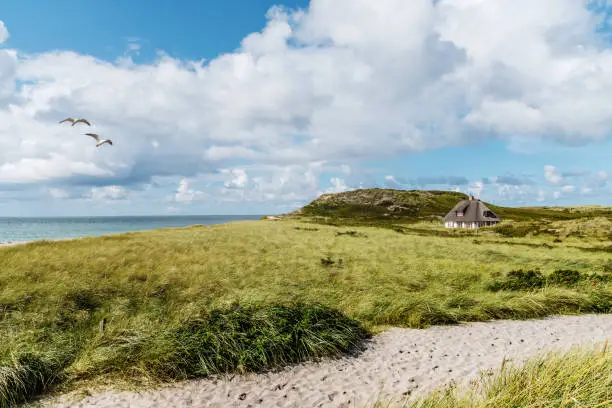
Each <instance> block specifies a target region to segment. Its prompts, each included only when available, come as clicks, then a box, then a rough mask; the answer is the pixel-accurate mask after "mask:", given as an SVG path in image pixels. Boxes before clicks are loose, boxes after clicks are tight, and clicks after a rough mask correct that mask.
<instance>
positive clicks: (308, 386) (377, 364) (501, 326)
mask: <svg viewBox="0 0 612 408" xmlns="http://www.w3.org/2000/svg"><path fill="white" fill-rule="evenodd" d="M611 338H612V315H582V316H561V317H559V316H556V317H549V318H545V319H537V320H526V321H514V320H500V321H494V322H479V323H469V324H461V325H455V326H435V327H431V328H428V329H424V330H417V329H403V328H391V329H389V330H387V331H385V332H383V333H382V334H380V335H377V336H375V337H374V338H373V339H372V340H371V341H370V342H369V344H368V345H367V347H366V349H365V351H364V352H363V353H361V354H360V355H358V356H354V357H343V358H340V359H332V360H325V361H321V362H318V363H304V364H300V365H296V366H293V367H289V368H286V369H283V370H281V371H279V372H271V373H266V374H251V375H244V376H243V375H237V376H233V377H231V376H230V377H217V378H208V379H201V380H195V381H186V382H181V383H176V384H173V385H170V386H164V387H160V388H157V389H151V390H146V391H139V392H135V391H124V392H118V391H113V390H91V391H90V392H91V395H89V396H87V397H85V398H82V394H79V395H81V397H78V396H77V395H76V394H74V395H71V394H67V395H63V396H59V397H56V398H51V399H47V400H44V401H43V402H42V405H43V406H47V407H97V408H102V407H109V408H110V407H170V406H171V407H219V408H221V407H245V408H246V407H329V408H331V407H371V406H373V404H374V402H375V401H376V399H377V398H378V397H381V398H382V399H383V400H384V401H389V400H390V399H392V400H393V401H395V402H401V401H402V400H403V399H406V398H411V397H414V396H423V395H424V394H426V393H428V392H431V391H432V390H434V389H436V388H438V387H441V386H444V385H446V384H450V383H451V382H455V383H456V384H457V385H466V384H467V383H468V382H469V381H470V380H473V379H475V378H477V377H478V375H479V373H480V372H481V371H483V370H496V369H499V368H500V366H501V364H502V361H503V360H505V361H506V364H521V363H522V362H523V361H524V360H525V359H526V358H529V357H533V356H538V355H542V354H543V353H546V352H548V351H565V350H569V349H570V348H572V346H578V345H581V346H587V345H594V344H597V343H603V342H604V341H606V340H609V339H611Z"/></svg>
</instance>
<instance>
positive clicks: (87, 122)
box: [60, 118, 91, 126]
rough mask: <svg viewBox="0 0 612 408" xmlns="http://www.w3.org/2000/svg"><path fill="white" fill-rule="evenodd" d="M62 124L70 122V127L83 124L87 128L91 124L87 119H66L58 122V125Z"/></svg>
mask: <svg viewBox="0 0 612 408" xmlns="http://www.w3.org/2000/svg"><path fill="white" fill-rule="evenodd" d="M64 122H70V123H72V126H74V125H76V124H77V123H85V124H86V125H87V126H91V123H89V121H88V120H87V119H73V118H66V119H64V120H62V121H60V123H64Z"/></svg>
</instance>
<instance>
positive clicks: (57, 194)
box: [48, 188, 70, 199]
mask: <svg viewBox="0 0 612 408" xmlns="http://www.w3.org/2000/svg"><path fill="white" fill-rule="evenodd" d="M48 191H49V195H50V196H51V197H53V198H59V199H62V198H68V197H70V192H69V191H66V190H65V189H62V188H49V189H48Z"/></svg>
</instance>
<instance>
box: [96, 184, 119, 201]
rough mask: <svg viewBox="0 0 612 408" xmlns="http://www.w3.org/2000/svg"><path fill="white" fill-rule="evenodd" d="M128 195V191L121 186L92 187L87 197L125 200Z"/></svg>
mask: <svg viewBox="0 0 612 408" xmlns="http://www.w3.org/2000/svg"><path fill="white" fill-rule="evenodd" d="M128 196H129V191H128V190H126V189H125V188H123V187H121V186H105V187H93V188H92V189H91V191H90V193H89V194H88V195H87V197H88V198H91V199H92V200H96V201H115V200H125V199H126V198H128Z"/></svg>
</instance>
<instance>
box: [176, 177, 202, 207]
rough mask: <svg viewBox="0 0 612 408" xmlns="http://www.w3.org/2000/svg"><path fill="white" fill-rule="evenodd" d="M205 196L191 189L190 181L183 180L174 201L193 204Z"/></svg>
mask: <svg viewBox="0 0 612 408" xmlns="http://www.w3.org/2000/svg"><path fill="white" fill-rule="evenodd" d="M203 196H204V193H203V192H201V191H198V190H194V189H191V188H189V180H187V179H183V180H181V181H180V182H179V185H178V188H177V190H176V194H175V195H174V200H175V201H176V202H177V203H184V204H191V202H192V201H194V200H199V199H201V198H202V197H203Z"/></svg>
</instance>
